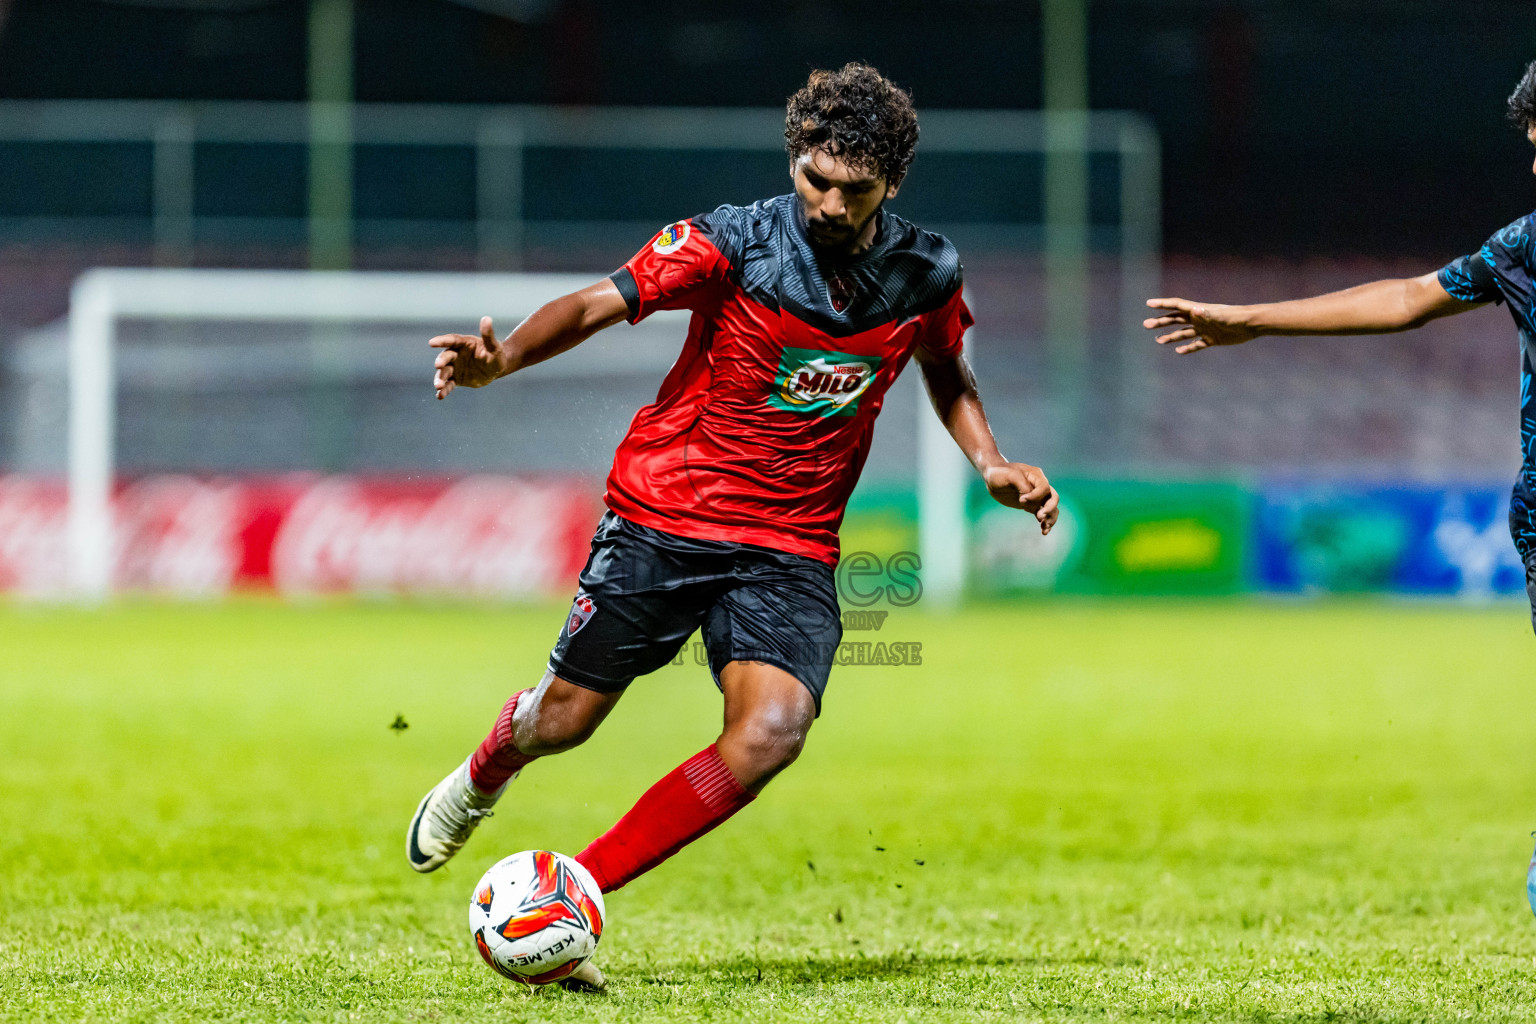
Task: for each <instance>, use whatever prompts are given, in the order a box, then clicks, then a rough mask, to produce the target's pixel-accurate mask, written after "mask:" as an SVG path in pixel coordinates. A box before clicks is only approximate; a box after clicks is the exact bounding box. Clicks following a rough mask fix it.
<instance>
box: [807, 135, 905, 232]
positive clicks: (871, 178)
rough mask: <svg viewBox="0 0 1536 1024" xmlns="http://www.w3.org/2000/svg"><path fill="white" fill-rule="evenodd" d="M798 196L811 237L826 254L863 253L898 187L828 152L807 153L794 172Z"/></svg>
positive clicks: (816, 150) (818, 150)
mask: <svg viewBox="0 0 1536 1024" xmlns="http://www.w3.org/2000/svg"><path fill="white" fill-rule="evenodd" d="M790 170H791V172H792V173H793V175H794V179H795V193H796V194H797V195H798V196H799V197H800V208H801V210H802V211H803V212H804V213H805V233H806V234H807V235H809V236H810V239H811V242H812V243H813V244H815V245H817V246H820V247H822V248H826V249H847V250H857V249H861V248H863V247H864V246H867V245H869V244H870V242H871V241H872V238H870V237H866V236H870V235H873V233H874V221H875V214H877V213H879V212H880V204H881V203H883V202H885V201H886V200H887V199H893V198H895V196H896V186H895V185H890V184H887V183H886V180H885V179H884V178H882V177H880V176H879V175H877V174H875V173H874V172H872V171H867V170H864V169H862V168H857V167H851V166H849V165H848V163H847V162H845V161H844V160H842V159H841V158H839V157H835V156H833V155H832V154H830V153H828V152H827V151H826V150H824V149H815V150H812V151H811V152H809V153H802V154H801V155H800V156H799V157H797V158H796V159H795V162H794V164H793V165H791V168H790Z"/></svg>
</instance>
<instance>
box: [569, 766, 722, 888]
mask: <svg viewBox="0 0 1536 1024" xmlns="http://www.w3.org/2000/svg"><path fill="white" fill-rule="evenodd" d="M751 802H752V794H751V793H748V792H747V791H746V790H745V789H742V788H741V783H739V782H737V781H736V776H734V775H732V774H731V770H730V769H729V768H727V767H726V764H725V762H724V761H723V760H721V758H720V751H719V750H718V749H716V747H715V745H714V744H713V743H711V744H710V745H709V746H708V747H705V748H704V749H703V750H701V751H699V752H698V753H697V754H695V755H693V756H692V757H690V758H689V759H688V760H686V761H684V762H683V763H682V764H680V765H678V766H677V767H676V768H674V769H673V770H672V771H671V772H670V773H668V774H667V775H666V776H665V777H664V778H663V779H662V780H661V781H660V782H658V783H656V785H654V786H652V787H651V788H650V789H648V790H646V791H645V795H644V796H642V797H641V798H640V800H639V801H638V802H637V803H636V804H635V806H634V807H631V808H630V810H629V813H628V814H626V815H624V817H622V818H620V819H619V823H618V824H617V825H615V826H613V828H611V829H609V830H608V831H607V832H604V833H603V834H602V835H600V836H598V837H597V838H596V839H594V840H592V845H590V846H588V847H587V848H586V849H585V850H582V851H581V852H580V853H578V854H577V855H576V860H577V862H578V863H579V864H581V866H582V867H584V868H586V869H587V870H588V871H590V872H592V877H593V878H595V879H596V880H597V884H598V887H599V888H601V889H602V890H603V892H612V891H613V890H615V889H617V888H619V887H620V886H622V885H625V884H627V883H629V882H632V881H634V880H635V879H636V878H639V877H640V876H641V875H643V874H645V873H646V872H647V871H649V870H651V868H653V867H655V866H656V865H657V864H660V863H661V862H662V861H664V860H666V859H667V858H668V857H670V856H672V855H673V854H674V853H676V852H677V851H678V850H681V849H682V848H683V847H685V846H687V845H688V844H689V843H691V842H693V841H694V840H695V839H697V838H699V837H700V836H702V835H703V834H704V833H706V832H708V831H709V830H710V829H712V828H714V827H715V826H716V825H718V824H720V823H721V822H722V821H724V820H725V819H726V818H729V817H730V816H731V815H733V814H735V813H736V812H737V811H739V810H741V809H742V808H743V807H745V806H747V804H749V803H751Z"/></svg>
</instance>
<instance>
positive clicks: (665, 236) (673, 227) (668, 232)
mask: <svg viewBox="0 0 1536 1024" xmlns="http://www.w3.org/2000/svg"><path fill="white" fill-rule="evenodd" d="M688 230H689V229H688V222H687V221H685V220H680V221H678V222H677V223H676V224H668V225H667V226H666V227H664V228H662V229H661V234H659V235H657V236H656V241H654V242H652V243H651V248H652V249H653V250H654V251H656V252H659V253H661V254H662V255H663V256H665V255H666V254H667V253H669V252H677V250H679V249H681V248H682V247H683V243H684V242H686V241H688Z"/></svg>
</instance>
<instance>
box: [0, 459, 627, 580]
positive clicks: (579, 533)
mask: <svg viewBox="0 0 1536 1024" xmlns="http://www.w3.org/2000/svg"><path fill="white" fill-rule="evenodd" d="M67 510H68V493H67V490H66V488H65V486H64V484H63V482H62V481H58V480H52V479H44V478H36V477H27V476H0V591H11V592H15V593H20V594H28V595H35V596H49V595H54V594H61V593H64V592H65V591H66V589H67V584H68V578H67V566H68V552H67V537H66V533H67V530H66V520H67ZM601 514H602V507H601V503H600V500H599V497H598V490H597V488H596V487H595V486H594V485H593V483H592V482H591V481H588V480H584V479H558V478H557V479H550V478H522V477H503V476H469V477H459V478H452V479H449V478H432V479H421V478H385V477H357V476H315V475H303V476H286V477H255V478H249V477H242V478H219V477H215V478H201V477H192V476H180V475H165V476H147V477H142V478H140V479H137V480H131V481H125V482H123V483H121V484H120V485H119V486H118V487H117V489H116V493H115V495H114V498H113V516H114V526H115V529H114V538H115V540H114V552H113V560H114V567H113V572H114V577H113V578H114V581H115V585H116V587H117V588H118V589H120V590H126V591H139V592H148V593H156V594H167V595H174V596H182V597H218V596H221V595H224V594H229V593H231V592H235V591H241V590H275V591H277V592H278V593H280V594H284V595H290V596H298V595H310V594H370V595H395V594H398V595H423V596H448V597H470V598H481V599H503V600H516V599H528V598H540V597H552V596H564V595H567V594H568V593H569V592H570V591H571V590H572V589H573V588H574V587H575V583H576V574H577V573H578V572H580V570H581V566H582V564H583V563H584V562H585V561H586V557H587V549H588V544H589V542H590V540H591V537H592V531H593V529H594V528H595V527H596V525H597V520H598V517H599V516H600V515H601Z"/></svg>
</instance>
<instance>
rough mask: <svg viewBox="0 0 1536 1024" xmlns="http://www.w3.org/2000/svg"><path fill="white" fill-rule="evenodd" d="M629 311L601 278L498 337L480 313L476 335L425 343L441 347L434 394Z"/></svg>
mask: <svg viewBox="0 0 1536 1024" xmlns="http://www.w3.org/2000/svg"><path fill="white" fill-rule="evenodd" d="M628 316H629V307H628V305H626V304H625V302H624V296H623V295H621V294H619V289H618V287H617V286H616V285H614V283H613V282H612V281H610V280H608V279H607V278H606V277H605V278H603V279H602V280H601V281H599V282H597V283H596V284H594V285H589V286H588V287H586V288H583V289H582V290H581V291H579V292H572V293H571V294H569V295H562V296H560V298H558V299H555V300H554V301H552V302H546V303H545V304H544V305H542V306H540V307H539V308H538V309H536V310H534V311H533V313H532V315H530V316H529V317H528V319H526V320H524V321H523V322H522V323H520V324H518V325H517V328H516V329H515V330H514V331H513V332H512V333H511V334H509V335H507V337H506V339H505V340H503V341H500V342H498V341H497V340H496V328H495V326H494V325H493V324H492V323H491V318H490V317H488V316H486V317H481V318H480V333H479V334H478V335H474V334H440V335H438V336H437V337H435V338H433V339H432V340H431V341H429V342H427V344H428V345H431V346H432V347H433V348H438V349H442V351H441V352H439V353H438V354H437V359H436V361H435V362H434V363H433V366H434V368H435V369H436V373H435V374H434V375H433V378H432V387H433V388H434V389H435V390H436V391H437V397H438V398H447V397H448V392H450V391H452V390H453V389H454V388H457V387H464V388H480V387H484V386H485V385H487V384H489V383H490V382H491V381H493V380H495V379H496V378H497V377H505V376H506V375H507V374H509V373H515V372H516V371H518V370H521V369H522V368H523V367H525V366H532V365H533V364H534V363H541V362H543V361H544V360H546V359H548V358H549V357H550V356H556V355H559V354H560V353H561V352H564V351H565V350H566V349H570V348H575V347H576V346H577V345H580V344H581V343H582V342H584V341H586V340H587V339H588V338H590V337H592V335H594V334H596V333H597V332H598V331H600V330H602V329H603V328H604V327H612V326H613V325H614V324H616V323H618V322H619V321H620V320H624V319H627V318H628Z"/></svg>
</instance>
